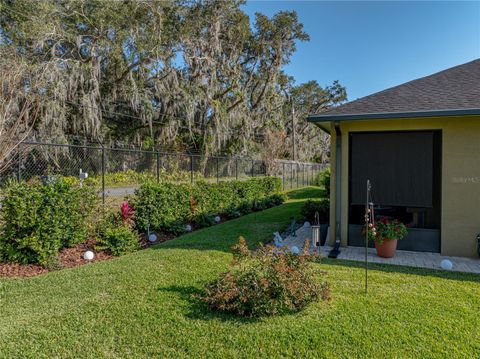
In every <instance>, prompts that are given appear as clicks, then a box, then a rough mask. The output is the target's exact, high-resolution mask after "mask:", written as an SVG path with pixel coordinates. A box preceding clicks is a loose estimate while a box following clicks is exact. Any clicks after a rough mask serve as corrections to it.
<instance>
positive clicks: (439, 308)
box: [0, 188, 480, 358]
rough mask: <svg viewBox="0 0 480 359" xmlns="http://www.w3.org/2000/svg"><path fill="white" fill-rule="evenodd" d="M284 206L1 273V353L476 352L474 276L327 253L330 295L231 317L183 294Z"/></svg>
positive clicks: (292, 211) (284, 214) (277, 222)
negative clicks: (15, 273) (130, 248)
mask: <svg viewBox="0 0 480 359" xmlns="http://www.w3.org/2000/svg"><path fill="white" fill-rule="evenodd" d="M316 191H317V190H316V189H313V188H309V189H305V190H298V191H294V192H292V199H291V201H289V202H288V203H287V204H285V205H283V206H280V207H276V208H272V209H269V210H267V211H264V212H262V213H256V214H252V215H249V216H245V217H243V218H240V219H237V220H234V221H230V222H227V223H224V224H222V225H218V226H216V227H212V228H208V229H205V230H202V231H198V232H195V233H191V234H188V235H185V236H183V237H180V238H178V239H176V240H173V241H170V242H167V243H164V244H161V245H158V246H156V247H153V248H150V249H148V250H145V251H140V252H137V253H134V254H131V255H127V256H124V257H121V258H118V259H115V260H112V261H108V262H100V263H96V264H90V265H86V266H83V267H79V268H75V269H70V270H63V271H59V272H54V273H50V274H47V275H44V276H40V277H35V278H30V279H0V313H1V315H0V357H1V358H11V357H18V358H40V357H92V358H93V357H109V358H110V357H111V358H113V357H117V358H118V357H122V358H124V357H153V356H155V357H219V358H225V357H232V358H233V357H235V358H238V357H286V356H296V357H369V358H370V357H385V358H391V357H421V358H426V357H449V358H453V357H465V358H473V357H478V355H479V353H480V276H478V275H473V274H455V273H444V272H438V271H429V270H419V269H411V268H404V267H394V266H380V265H376V266H374V265H372V266H371V268H372V269H371V271H370V292H369V295H368V296H365V295H364V294H363V275H364V272H363V269H362V268H361V266H359V265H357V264H355V263H349V262H342V261H334V260H325V261H324V262H323V263H321V264H316V265H319V266H320V267H321V268H322V269H324V270H325V271H326V274H325V275H326V277H327V278H328V280H329V281H330V283H331V286H332V296H333V299H332V301H331V302H330V303H325V302H318V303H315V304H312V305H310V306H309V307H307V308H306V310H304V311H302V312H300V313H298V314H293V315H285V316H281V317H273V318H266V319H259V320H254V319H250V320H247V319H237V318H235V317H230V316H226V315H218V314H213V313H210V312H208V311H206V310H205V309H204V308H203V307H202V306H201V305H198V304H197V303H196V302H195V301H194V300H192V294H193V293H197V292H198V290H199V288H201V287H202V285H203V283H205V282H206V281H208V280H210V279H212V278H214V277H215V276H216V275H217V274H218V273H219V272H221V271H224V270H225V269H226V268H227V266H228V263H229V261H230V259H231V255H230V253H229V247H230V246H231V245H232V244H233V243H234V242H235V241H236V239H237V237H238V236H239V235H244V236H246V237H247V238H248V239H249V241H250V243H254V242H256V241H258V240H260V239H265V238H269V237H270V234H271V233H272V232H273V231H275V230H277V229H280V228H282V227H285V226H286V225H287V224H288V223H289V219H290V217H291V216H292V215H297V214H298V211H299V208H300V206H301V204H302V202H303V201H304V200H305V198H307V197H309V196H315V195H316V194H317V192H316Z"/></svg>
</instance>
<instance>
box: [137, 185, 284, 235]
mask: <svg viewBox="0 0 480 359" xmlns="http://www.w3.org/2000/svg"><path fill="white" fill-rule="evenodd" d="M280 189H281V180H280V179H279V178H276V177H262V178H252V179H250V180H247V181H228V182H220V183H218V184H217V183H206V182H197V183H195V184H175V183H146V184H144V185H142V186H141V187H140V188H139V189H137V190H136V191H135V195H134V196H133V197H132V198H131V201H130V203H131V204H132V206H133V207H134V209H135V223H136V226H137V228H138V229H139V230H141V231H146V230H147V228H148V224H150V229H152V230H168V229H169V228H171V227H172V226H173V225H174V224H175V223H187V222H190V221H193V220H195V218H196V217H197V216H199V215H211V214H213V213H222V212H224V211H226V210H227V208H229V209H231V208H239V211H240V212H242V210H241V209H240V208H241V207H242V206H243V205H244V204H245V203H248V205H249V206H250V210H249V211H251V210H252V202H253V201H254V200H262V199H264V198H265V197H268V196H270V195H273V194H276V193H278V192H280ZM242 213H243V212H242Z"/></svg>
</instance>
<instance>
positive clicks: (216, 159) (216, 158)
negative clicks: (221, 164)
mask: <svg viewBox="0 0 480 359" xmlns="http://www.w3.org/2000/svg"><path fill="white" fill-rule="evenodd" d="M218 161H219V160H218V157H215V166H216V167H217V183H218V182H219V179H218V178H219V173H218Z"/></svg>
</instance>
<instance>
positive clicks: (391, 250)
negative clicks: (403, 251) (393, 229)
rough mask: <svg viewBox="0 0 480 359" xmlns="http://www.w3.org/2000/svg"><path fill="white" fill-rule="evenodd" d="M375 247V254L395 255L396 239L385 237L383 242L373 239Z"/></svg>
mask: <svg viewBox="0 0 480 359" xmlns="http://www.w3.org/2000/svg"><path fill="white" fill-rule="evenodd" d="M375 248H376V249H377V255H378V256H379V257H383V258H392V257H393V256H394V255H395V250H396V249H397V240H396V239H385V240H384V241H383V243H378V242H376V241H375Z"/></svg>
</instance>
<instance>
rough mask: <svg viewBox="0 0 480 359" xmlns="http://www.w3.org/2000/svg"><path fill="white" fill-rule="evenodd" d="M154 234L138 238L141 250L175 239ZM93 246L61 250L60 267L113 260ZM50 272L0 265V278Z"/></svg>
mask: <svg viewBox="0 0 480 359" xmlns="http://www.w3.org/2000/svg"><path fill="white" fill-rule="evenodd" d="M227 220H228V218H225V217H223V216H221V221H220V222H219V224H220V223H224V222H226V221H227ZM198 229H199V228H192V231H196V230H198ZM155 234H156V235H157V240H156V241H155V242H150V241H149V240H148V238H147V235H146V234H142V235H141V236H140V246H141V248H142V249H146V248H148V247H151V246H154V245H156V244H159V243H162V242H166V241H169V240H171V239H174V238H176V237H177V236H176V235H175V234H169V233H159V232H155ZM95 245H96V242H95V240H88V241H87V242H85V243H82V244H79V245H77V246H75V247H72V248H65V249H62V250H61V251H60V253H59V255H58V259H59V263H60V267H61V268H74V267H78V266H81V265H84V264H87V263H94V262H100V261H104V260H108V259H112V258H113V256H112V255H111V254H109V253H108V252H107V251H98V250H95ZM87 250H91V251H93V252H94V253H95V258H94V259H93V260H91V261H86V260H85V259H83V254H84V253H85V251H87ZM51 271H52V270H49V269H47V268H45V267H43V266H41V265H38V264H19V263H0V277H34V276H37V275H40V274H45V273H48V272H51Z"/></svg>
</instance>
